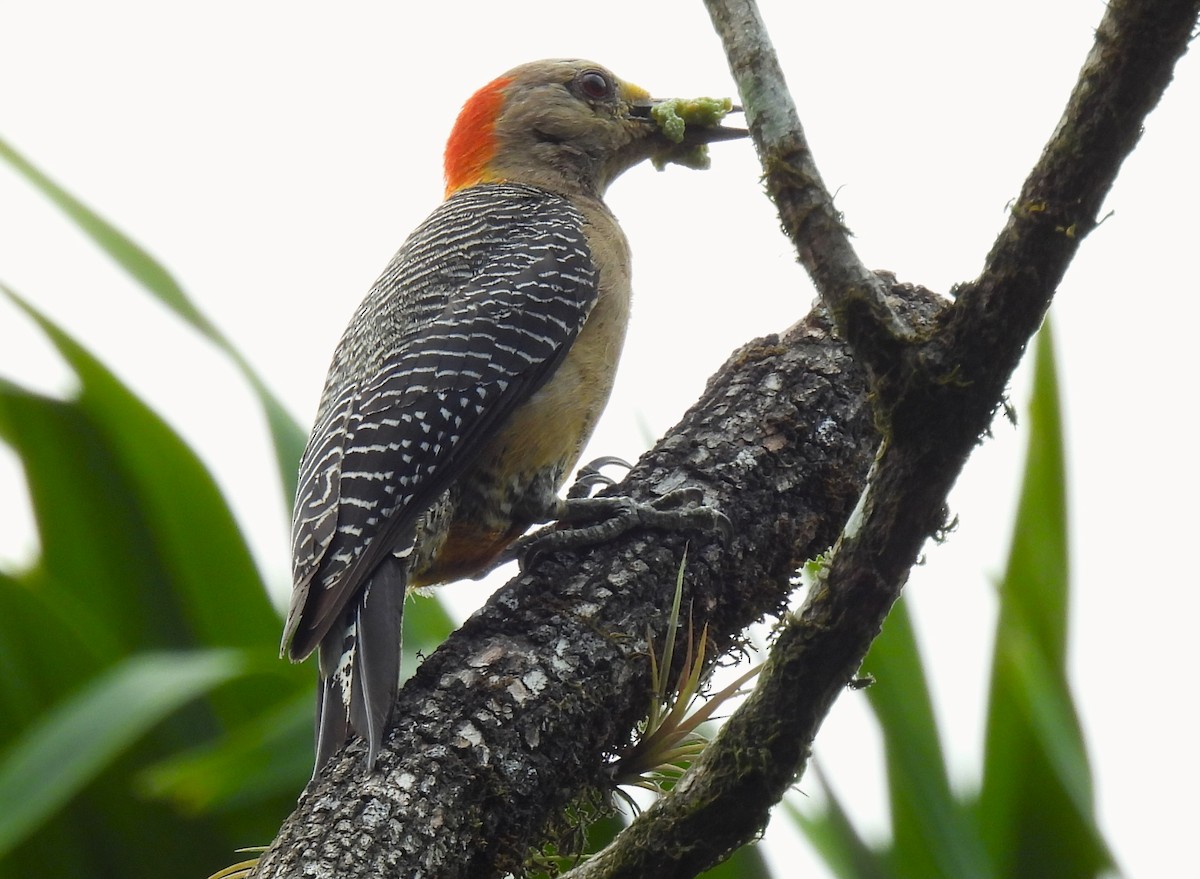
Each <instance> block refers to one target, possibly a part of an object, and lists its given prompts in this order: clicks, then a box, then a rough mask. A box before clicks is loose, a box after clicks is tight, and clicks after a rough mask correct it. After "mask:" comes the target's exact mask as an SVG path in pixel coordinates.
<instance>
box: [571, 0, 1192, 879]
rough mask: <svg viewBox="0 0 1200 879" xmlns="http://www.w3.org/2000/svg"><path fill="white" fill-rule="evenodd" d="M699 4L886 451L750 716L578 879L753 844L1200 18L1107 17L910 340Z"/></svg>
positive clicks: (775, 86)
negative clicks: (1043, 136)
mask: <svg viewBox="0 0 1200 879" xmlns="http://www.w3.org/2000/svg"><path fill="white" fill-rule="evenodd" d="M706 5H707V6H708V8H709V11H710V14H711V15H712V18H713V21H714V24H715V25H716V28H717V31H718V33H719V34H720V36H721V38H722V40H723V42H724V44H725V48H726V52H727V54H728V56H729V61H730V67H731V69H732V71H733V74H734V77H735V79H736V80H737V81H738V84H739V91H740V92H741V96H742V100H743V103H744V105H745V107H746V112H747V117H748V121H749V123H750V130H751V134H752V136H753V137H754V139H755V143H756V146H757V148H758V150H759V155H760V157H762V159H763V166H764V170H765V172H766V180H767V191H768V194H769V195H770V196H771V198H772V199H773V200H774V201H775V202H776V205H777V207H778V208H779V213H780V217H781V218H782V220H783V225H784V229H785V230H786V231H787V233H788V234H789V235H790V236H791V237H792V238H793V241H794V243H795V245H796V250H797V253H798V254H799V257H800V261H801V263H802V264H803V265H804V266H805V268H806V269H808V271H809V273H810V275H811V276H812V278H813V280H814V283H815V284H816V285H817V288H818V290H819V291H820V293H821V296H822V298H823V299H824V300H825V302H826V303H827V304H829V306H830V307H831V309H833V310H834V313H835V314H836V315H837V316H838V318H839V324H838V325H839V329H841V330H842V331H843V332H844V333H845V334H846V336H847V337H848V338H849V339H850V340H851V343H852V348H853V350H854V354H855V356H856V358H858V359H859V360H860V361H861V362H863V363H865V364H868V365H869V367H870V372H871V375H872V379H873V381H872V391H873V393H874V394H875V398H876V400H877V401H878V402H879V404H880V412H879V416H880V424H881V425H882V427H883V430H884V431H885V437H884V444H883V448H882V451H881V454H880V456H879V458H878V460H877V461H876V464H875V467H874V469H873V471H872V477H871V481H870V484H869V486H868V488H867V493H866V495H865V496H864V498H863V505H862V517H861V520H860V521H858V522H857V523H856V524H855V526H854V528H853V530H852V532H850V533H847V534H846V535H844V536H843V539H842V541H841V542H840V544H839V547H838V550H837V552H836V553H835V555H834V558H833V561H832V564H831V567H830V569H829V571H828V575H827V577H826V578H825V579H824V580H823V581H822V582H821V583H820V584H819V586H818V587H817V588H815V589H814V590H813V591H812V593H811V594H810V595H809V596H808V598H807V600H806V602H805V604H804V607H803V608H802V609H801V611H800V612H799V613H798V614H797V615H796V616H795V618H793V619H791V620H789V622H788V624H787V625H786V626H785V627H784V629H783V630H782V632H781V633H780V635H779V637H778V639H777V641H776V643H775V645H774V647H773V648H772V653H771V658H770V660H769V661H768V663H767V668H766V669H765V670H764V672H763V673H762V675H760V680H759V684H758V687H757V688H756V691H755V693H754V695H753V696H752V698H751V699H749V700H748V701H747V703H746V704H745V705H744V706H743V707H742V708H740V709H739V710H738V711H737V712H735V713H734V714H733V716H732V717H731V718H730V720H729V722H728V723H727V724H726V725H725V727H724V728H723V729H722V731H721V733H720V735H719V736H718V738H717V740H716V741H715V742H714V743H713V744H712V745H711V746H710V747H709V748H708V749H707V750H706V752H705V753H704V754H703V755H702V756H701V757H700V759H699V760H698V761H697V762H696V763H695V764H694V765H693V766H692V767H691V769H690V771H689V773H688V774H687V775H686V776H685V777H684V779H683V780H682V781H681V782H680V783H679V785H678V786H677V787H676V788H675V789H674V790H673V791H672V792H671V793H670V794H668V795H666V796H665V797H663V798H662V799H660V800H658V801H657V802H656V803H654V805H653V806H652V807H651V808H649V809H648V810H647V811H646V812H645V813H643V815H642V816H640V817H639V818H638V819H637V820H636V821H635V822H634V823H633V825H632V826H631V827H629V828H628V829H627V830H626V831H625V832H624V833H622V834H621V835H620V836H619V837H618V838H617V840H616V841H615V842H614V843H613V844H612V845H610V846H609V847H608V848H607V849H605V851H604V852H602V853H600V854H599V855H598V856H597V857H596V858H594V859H592V860H591V861H590V862H589V863H587V864H585V865H584V866H583V867H581V868H579V869H577V870H575V871H573V872H572V874H571V875H572V877H573V879H599V877H606V879H613V877H639V876H648V875H653V876H676V877H691V876H695V875H697V874H698V873H699V872H701V871H702V870H703V869H705V868H707V867H709V866H711V865H712V864H714V863H716V862H718V861H719V860H720V859H722V858H723V857H725V856H726V855H727V854H728V853H729V852H731V851H733V850H734V849H736V848H737V847H739V846H741V845H744V844H746V843H747V842H750V841H751V840H752V839H754V838H755V837H756V836H757V835H758V834H759V833H761V831H762V829H763V827H765V825H766V822H767V819H768V817H769V812H770V809H771V807H772V806H773V805H774V804H775V803H776V802H777V801H778V799H779V798H780V797H781V796H782V795H783V792H784V791H785V790H786V787H787V785H788V784H790V782H791V781H793V780H794V779H795V778H797V777H798V776H799V775H800V774H801V773H803V771H804V768H805V765H806V763H807V758H808V754H809V748H810V746H811V743H812V741H813V739H814V738H815V736H816V733H817V730H818V728H819V727H820V724H821V722H822V721H823V719H824V716H825V714H826V712H827V711H828V709H829V707H830V706H831V705H832V703H833V701H834V699H836V697H837V695H838V693H839V692H840V691H841V689H842V688H843V687H844V686H845V685H846V683H847V682H848V681H849V680H850V679H851V678H852V676H853V675H854V673H855V671H856V670H857V668H858V666H859V664H860V663H861V661H862V659H863V657H864V656H865V655H866V652H867V649H868V648H869V646H870V644H871V641H872V640H873V639H874V637H875V636H876V635H877V634H878V632H879V629H880V627H881V626H882V624H883V620H884V618H885V616H886V615H887V612H888V610H889V609H890V608H891V606H892V604H893V603H894V602H895V600H896V599H897V598H898V597H899V595H900V591H901V588H902V587H903V585H904V582H905V581H906V579H907V577H908V571H909V570H910V569H911V567H912V565H913V564H914V563H915V562H916V560H917V556H918V553H919V552H920V549H921V547H922V546H923V544H924V542H925V541H926V540H927V539H928V538H929V537H931V536H934V535H935V533H936V532H937V530H938V529H939V528H940V527H941V526H942V525H943V523H944V519H945V515H946V513H945V509H946V508H945V503H946V498H947V496H948V494H949V491H950V489H951V487H952V486H953V484H954V482H955V480H956V479H957V477H958V474H959V472H960V471H961V469H962V466H963V464H964V463H965V462H966V459H967V457H968V456H969V455H970V453H971V450H972V449H973V448H974V447H975V445H976V444H977V443H978V441H979V438H980V437H981V436H982V435H983V434H984V433H985V432H986V431H987V429H988V426H989V424H990V423H991V419H992V417H993V415H994V413H995V411H996V409H997V408H998V407H999V406H1000V405H1001V403H1002V399H1003V393H1004V388H1005V387H1006V385H1007V383H1008V380H1009V377H1010V376H1011V374H1012V371H1013V370H1014V369H1015V368H1016V365H1017V363H1018V361H1019V360H1020V356H1021V354H1022V352H1023V351H1024V348H1025V345H1026V343H1027V342H1028V340H1029V339H1030V337H1031V336H1032V335H1033V333H1034V332H1035V331H1036V330H1037V328H1038V326H1039V325H1040V324H1041V321H1042V318H1043V317H1044V315H1045V312H1046V310H1047V308H1048V307H1049V305H1050V301H1051V299H1052V298H1053V295H1054V292H1055V289H1056V288H1057V286H1058V283H1059V281H1060V280H1061V279H1062V277H1063V275H1064V273H1065V272H1066V269H1067V266H1068V265H1069V264H1070V261H1071V259H1072V258H1073V256H1074V254H1075V252H1076V250H1077V249H1078V247H1079V245H1080V243H1081V242H1082V239H1083V238H1084V237H1085V236H1086V235H1087V233H1088V232H1090V231H1091V230H1092V229H1093V228H1095V226H1096V224H1097V214H1098V212H1099V210H1100V206H1101V204H1102V202H1103V200H1104V197H1105V195H1106V194H1107V192H1108V190H1109V188H1110V187H1111V186H1112V183H1113V181H1114V180H1115V179H1116V175H1117V172H1118V170H1119V168H1120V165H1121V162H1122V161H1123V160H1124V159H1125V157H1126V156H1128V155H1129V153H1130V152H1132V150H1133V148H1134V146H1135V145H1136V143H1137V141H1138V138H1139V136H1140V134H1141V130H1142V122H1143V120H1144V119H1145V117H1146V115H1147V114H1148V113H1149V112H1150V111H1151V110H1152V109H1153V108H1154V107H1155V106H1156V105H1157V103H1158V101H1159V99H1160V97H1161V96H1162V94H1163V92H1164V91H1165V89H1166V87H1167V85H1168V84H1169V82H1170V80H1171V75H1172V71H1173V69H1174V66H1175V63H1176V62H1177V61H1178V59H1179V58H1180V57H1182V55H1183V54H1184V52H1185V51H1186V49H1187V46H1188V42H1189V40H1190V37H1191V34H1192V32H1193V30H1194V28H1195V27H1196V22H1197V16H1198V14H1200V3H1198V2H1197V0H1160V2H1139V0H1115V2H1110V4H1109V6H1108V8H1107V10H1106V12H1105V15H1104V19H1103V21H1102V22H1101V24H1100V26H1099V28H1098V29H1097V31H1096V39H1095V43H1094V46H1093V48H1092V50H1091V52H1090V53H1089V55H1088V57H1087V59H1086V61H1085V62H1084V65H1083V68H1082V70H1081V71H1080V74H1079V79H1078V83H1077V85H1076V87H1075V89H1074V91H1073V93H1072V95H1071V98H1070V100H1069V101H1068V104H1067V107H1066V109H1065V110H1064V113H1063V116H1062V119H1061V121H1060V122H1059V125H1058V127H1057V128H1056V130H1055V132H1054V134H1053V136H1052V137H1051V139H1050V141H1049V142H1048V143H1047V145H1046V148H1045V150H1044V151H1043V153H1042V156H1041V158H1040V159H1039V161H1038V162H1037V164H1036V165H1035V167H1034V168H1033V170H1032V171H1031V172H1030V174H1029V177H1028V179H1027V180H1026V182H1025V185H1024V187H1023V188H1022V191H1021V195H1020V197H1019V198H1018V200H1017V201H1016V203H1015V205H1014V208H1013V210H1012V213H1011V215H1010V217H1009V220H1008V222H1007V224H1006V225H1005V227H1004V229H1003V230H1002V231H1001V233H1000V235H999V237H998V238H997V241H996V243H995V245H994V246H993V248H992V250H991V253H989V255H988V258H987V261H986V265H985V268H984V272H983V274H982V275H981V276H980V277H979V278H978V279H977V280H975V281H972V282H970V283H969V284H965V285H963V286H962V287H960V288H959V289H958V290H957V298H956V301H955V302H954V303H953V304H952V305H951V306H949V307H947V308H946V309H944V310H943V311H942V313H941V314H940V315H938V318H937V321H936V324H935V325H934V327H933V328H932V329H931V330H927V329H924V328H918V329H917V331H916V332H911V331H909V330H908V329H901V330H899V331H897V330H896V326H897V324H898V322H899V321H898V319H897V318H896V316H895V313H894V312H893V311H892V310H891V309H890V308H887V307H886V302H885V301H881V300H880V299H879V298H878V296H877V289H878V287H877V286H875V285H872V284H869V283H864V282H863V280H862V276H861V270H860V264H859V262H858V260H857V257H856V256H854V254H853V251H852V249H851V247H850V244H849V241H848V239H847V237H846V233H845V230H844V228H842V225H841V218H840V216H839V215H838V214H837V213H836V212H835V211H834V210H833V208H832V200H831V199H830V197H829V194H828V192H827V191H825V189H824V186H823V185H822V183H821V180H820V175H819V174H818V173H817V171H816V168H815V165H814V164H813V162H812V157H811V153H810V152H809V150H808V148H807V146H806V144H805V141H804V137H803V132H802V131H801V129H800V126H799V122H798V117H797V115H796V111H795V108H794V106H793V105H792V102H791V98H790V96H789V95H788V92H787V87H786V85H785V83H784V82H783V77H782V73H781V71H780V67H779V63H778V61H777V59H776V58H775V56H774V51H773V49H772V48H771V43H770V40H769V38H768V36H767V33H766V30H765V28H764V26H763V24H762V20H761V18H760V17H759V15H758V12H757V9H756V8H755V5H754V3H753V0H706ZM881 281H882V279H881ZM789 736H790V738H789Z"/></svg>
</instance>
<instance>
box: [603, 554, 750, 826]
mask: <svg viewBox="0 0 1200 879" xmlns="http://www.w3.org/2000/svg"><path fill="white" fill-rule="evenodd" d="M686 562H687V553H686V551H685V553H684V558H683V560H682V561H681V562H680V564H679V571H678V574H677V575H676V579H675V598H674V600H673V601H672V603H671V615H670V619H669V621H668V625H667V638H666V642H665V643H664V644H663V649H662V654H661V656H656V655H655V652H654V649H653V639H651V650H650V677H651V694H650V707H649V710H648V711H647V712H646V719H645V720H644V721H643V722H642V724H641V726H640V733H639V735H638V737H637V740H636V741H634V742H633V743H632V744H630V745H629V747H627V748H626V749H625V750H623V751H622V752H621V753H620V754H619V755H618V756H617V759H616V760H614V761H613V764H612V769H611V771H612V777H613V781H614V783H615V784H616V786H617V787H616V793H617V795H618V796H620V797H621V798H622V799H623V800H625V802H626V803H628V804H629V805H630V807H631V808H633V809H634V810H635V811H636V810H637V805H636V803H634V801H633V799H632V798H631V797H630V796H629V794H628V793H626V792H625V791H622V790H621V789H620V788H621V786H625V787H638V788H642V789H643V790H649V791H652V792H655V793H662V792H664V791H665V790H668V789H669V788H670V787H671V786H673V785H674V783H675V782H676V781H677V780H678V779H679V777H680V776H682V775H683V773H684V772H686V771H687V769H688V767H689V766H690V765H691V764H692V761H693V760H695V758H696V757H697V756H698V755H699V754H700V752H701V751H703V750H704V748H705V746H706V745H707V744H708V739H707V738H706V737H705V736H704V735H703V734H702V733H701V732H700V731H699V727H700V725H701V724H703V723H705V722H706V721H708V720H711V719H712V717H713V715H714V714H715V713H716V711H717V709H718V708H720V707H721V706H722V705H724V704H726V703H727V702H728V701H729V700H730V699H732V698H733V697H735V696H738V695H740V694H741V693H742V687H743V686H744V685H745V684H746V683H747V682H748V681H749V680H750V679H751V678H753V677H754V676H755V675H756V674H758V672H759V671H760V669H761V668H762V666H761V665H758V666H755V667H754V668H752V669H750V670H748V671H746V672H745V673H744V674H742V675H740V676H738V678H737V679H736V680H735V681H733V683H731V684H729V685H728V686H727V687H725V688H724V689H722V690H720V691H718V692H716V693H714V694H712V695H711V696H709V697H707V698H704V696H703V695H702V694H701V692H700V690H701V682H702V676H703V673H704V670H705V644H706V643H707V639H708V627H707V626H705V627H704V628H703V629H701V631H700V637H699V638H698V639H697V638H696V637H695V630H694V628H693V627H692V624H691V622H690V619H689V622H688V628H687V652H686V653H685V654H684V657H683V663H682V666H681V669H680V672H679V677H678V678H677V680H676V681H675V684H674V686H673V687H672V686H671V685H670V683H669V675H670V674H671V667H672V664H673V662H674V659H675V646H676V644H675V641H676V637H675V636H676V632H677V631H678V629H679V612H680V603H681V598H682V595H683V571H684V565H685V564H686ZM698 702H699V703H701V704H699V705H698V706H697V704H696V703H698Z"/></svg>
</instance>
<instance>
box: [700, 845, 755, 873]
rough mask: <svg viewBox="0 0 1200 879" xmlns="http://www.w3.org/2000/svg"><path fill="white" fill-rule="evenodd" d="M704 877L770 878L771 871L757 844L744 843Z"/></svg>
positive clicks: (707, 871)
mask: <svg viewBox="0 0 1200 879" xmlns="http://www.w3.org/2000/svg"><path fill="white" fill-rule="evenodd" d="M700 875H701V877H703V879H770V876H771V871H770V870H769V869H768V868H767V861H766V859H765V858H764V857H763V855H762V852H761V851H760V850H759V847H758V845H757V844H755V845H744V846H742V847H741V848H739V849H738V850H737V851H735V852H734V853H733V854H732V855H730V856H729V858H728V859H727V860H725V861H723V862H721V863H720V864H717V866H715V867H713V868H712V869H711V870H706V871H705V872H703V873H701V874H700Z"/></svg>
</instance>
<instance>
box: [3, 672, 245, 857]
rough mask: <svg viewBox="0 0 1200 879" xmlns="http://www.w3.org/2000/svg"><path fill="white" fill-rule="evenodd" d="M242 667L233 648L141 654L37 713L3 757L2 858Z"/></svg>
mask: <svg viewBox="0 0 1200 879" xmlns="http://www.w3.org/2000/svg"><path fill="white" fill-rule="evenodd" d="M241 669H242V662H241V659H240V657H239V655H238V653H237V652H236V651H232V650H204V651H195V652H192V653H153V654H142V655H140V656H135V657H131V658H130V659H127V660H125V661H124V662H122V663H120V664H118V665H117V666H115V667H114V668H112V669H110V670H109V671H108V672H106V673H105V674H104V675H102V676H101V677H99V678H98V679H97V680H95V681H93V682H91V683H90V684H89V685H88V686H86V687H85V688H84V689H83V690H82V691H81V692H79V693H76V694H75V695H73V696H72V697H70V698H69V699H67V700H65V701H64V702H62V703H61V704H59V705H58V706H56V707H55V708H54V710H53V711H51V712H49V713H48V714H46V715H44V716H43V717H41V718H40V719H39V720H38V721H37V722H36V723H34V724H33V725H32V726H30V727H29V728H28V729H26V730H25V731H24V733H23V734H22V735H21V736H20V738H19V739H17V740H16V742H14V743H13V744H12V745H11V746H10V747H9V748H8V749H7V750H6V751H5V753H4V755H3V757H2V758H0V802H3V803H6V804H9V805H6V807H5V808H4V809H3V810H0V855H4V854H5V853H7V852H9V851H11V850H12V849H13V848H14V847H15V846H16V845H17V844H18V843H20V842H21V840H22V839H24V838H25V837H26V836H27V835H28V834H29V833H30V832H31V831H32V830H34V829H35V828H36V827H37V826H38V825H39V824H40V823H41V822H42V821H44V820H45V819H46V817H47V816H49V815H50V814H52V813H53V812H54V811H55V810H56V809H58V808H59V807H61V806H62V805H63V804H64V803H65V802H66V801H67V800H69V799H70V798H71V797H72V796H73V795H75V794H76V793H77V792H78V791H79V790H81V789H82V788H83V787H84V786H85V785H86V784H87V783H88V782H89V781H91V779H93V778H94V777H95V776H96V775H97V774H98V773H99V772H100V771H101V770H102V769H103V768H104V767H105V766H107V765H108V763H109V762H110V761H111V760H112V759H113V758H114V757H115V756H116V755H117V754H119V753H120V752H121V751H122V750H124V749H125V748H126V747H128V746H129V745H130V744H131V743H133V742H134V741H136V740H137V739H139V738H141V737H142V736H143V735H144V734H145V733H146V732H147V731H148V730H150V728H152V727H153V726H155V725H156V724H157V723H159V722H160V721H161V720H162V719H163V718H164V717H166V716H167V715H168V714H170V713H171V712H172V711H174V710H176V709H177V708H179V707H180V706H182V705H183V704H184V703H186V702H188V701H190V700H192V699H194V698H196V697H197V696H199V695H200V694H202V693H204V692H206V691H207V690H210V689H211V688H213V687H215V686H216V685H218V684H220V683H222V682H224V681H228V680H229V679H230V678H232V677H234V676H235V675H237V674H238V673H239V672H240V671H241ZM16 804H20V806H19V808H18V807H16Z"/></svg>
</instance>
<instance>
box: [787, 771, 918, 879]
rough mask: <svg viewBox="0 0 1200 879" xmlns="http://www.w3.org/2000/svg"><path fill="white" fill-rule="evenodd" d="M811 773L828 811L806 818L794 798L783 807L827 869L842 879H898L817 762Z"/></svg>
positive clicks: (825, 809)
mask: <svg viewBox="0 0 1200 879" xmlns="http://www.w3.org/2000/svg"><path fill="white" fill-rule="evenodd" d="M810 772H811V773H812V776H813V778H814V779H815V781H816V782H817V784H818V785H819V786H820V788H821V790H822V791H823V792H824V795H825V802H826V805H825V808H824V809H823V810H822V811H821V812H820V813H818V814H816V815H806V814H805V813H804V812H802V811H801V810H800V809H799V808H798V807H797V806H796V804H795V803H793V802H792V801H791V799H790V798H788V799H785V800H784V801H783V805H784V809H785V810H786V811H787V813H788V814H789V815H790V816H791V818H792V820H793V821H794V822H795V824H796V826H797V827H799V828H800V830H801V831H802V832H803V833H804V835H805V836H806V837H807V838H808V841H809V842H811V843H812V844H813V847H814V848H815V849H816V850H817V852H818V853H819V854H820V855H821V857H822V858H823V859H824V861H825V864H826V866H828V867H829V869H830V870H832V871H833V874H834V875H835V876H837V877H839V879H894V877H895V875H896V874H894V873H892V871H891V868H890V867H889V866H888V862H887V860H886V859H885V854H886V853H883V854H881V853H880V852H876V851H875V850H873V849H872V848H871V847H870V846H869V845H867V843H866V841H865V840H863V838H862V837H861V836H859V834H858V831H857V830H856V829H855V827H854V824H853V823H852V822H851V821H850V815H849V814H848V813H847V812H846V809H845V807H844V806H842V804H841V801H840V800H839V799H838V798H837V795H836V794H835V793H834V792H833V789H832V788H831V787H830V786H829V784H828V783H827V782H826V781H825V777H824V775H822V773H821V770H820V767H819V766H818V765H817V764H816V762H815V761H814V762H813V764H812V768H811V770H810ZM806 777H807V776H806Z"/></svg>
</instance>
